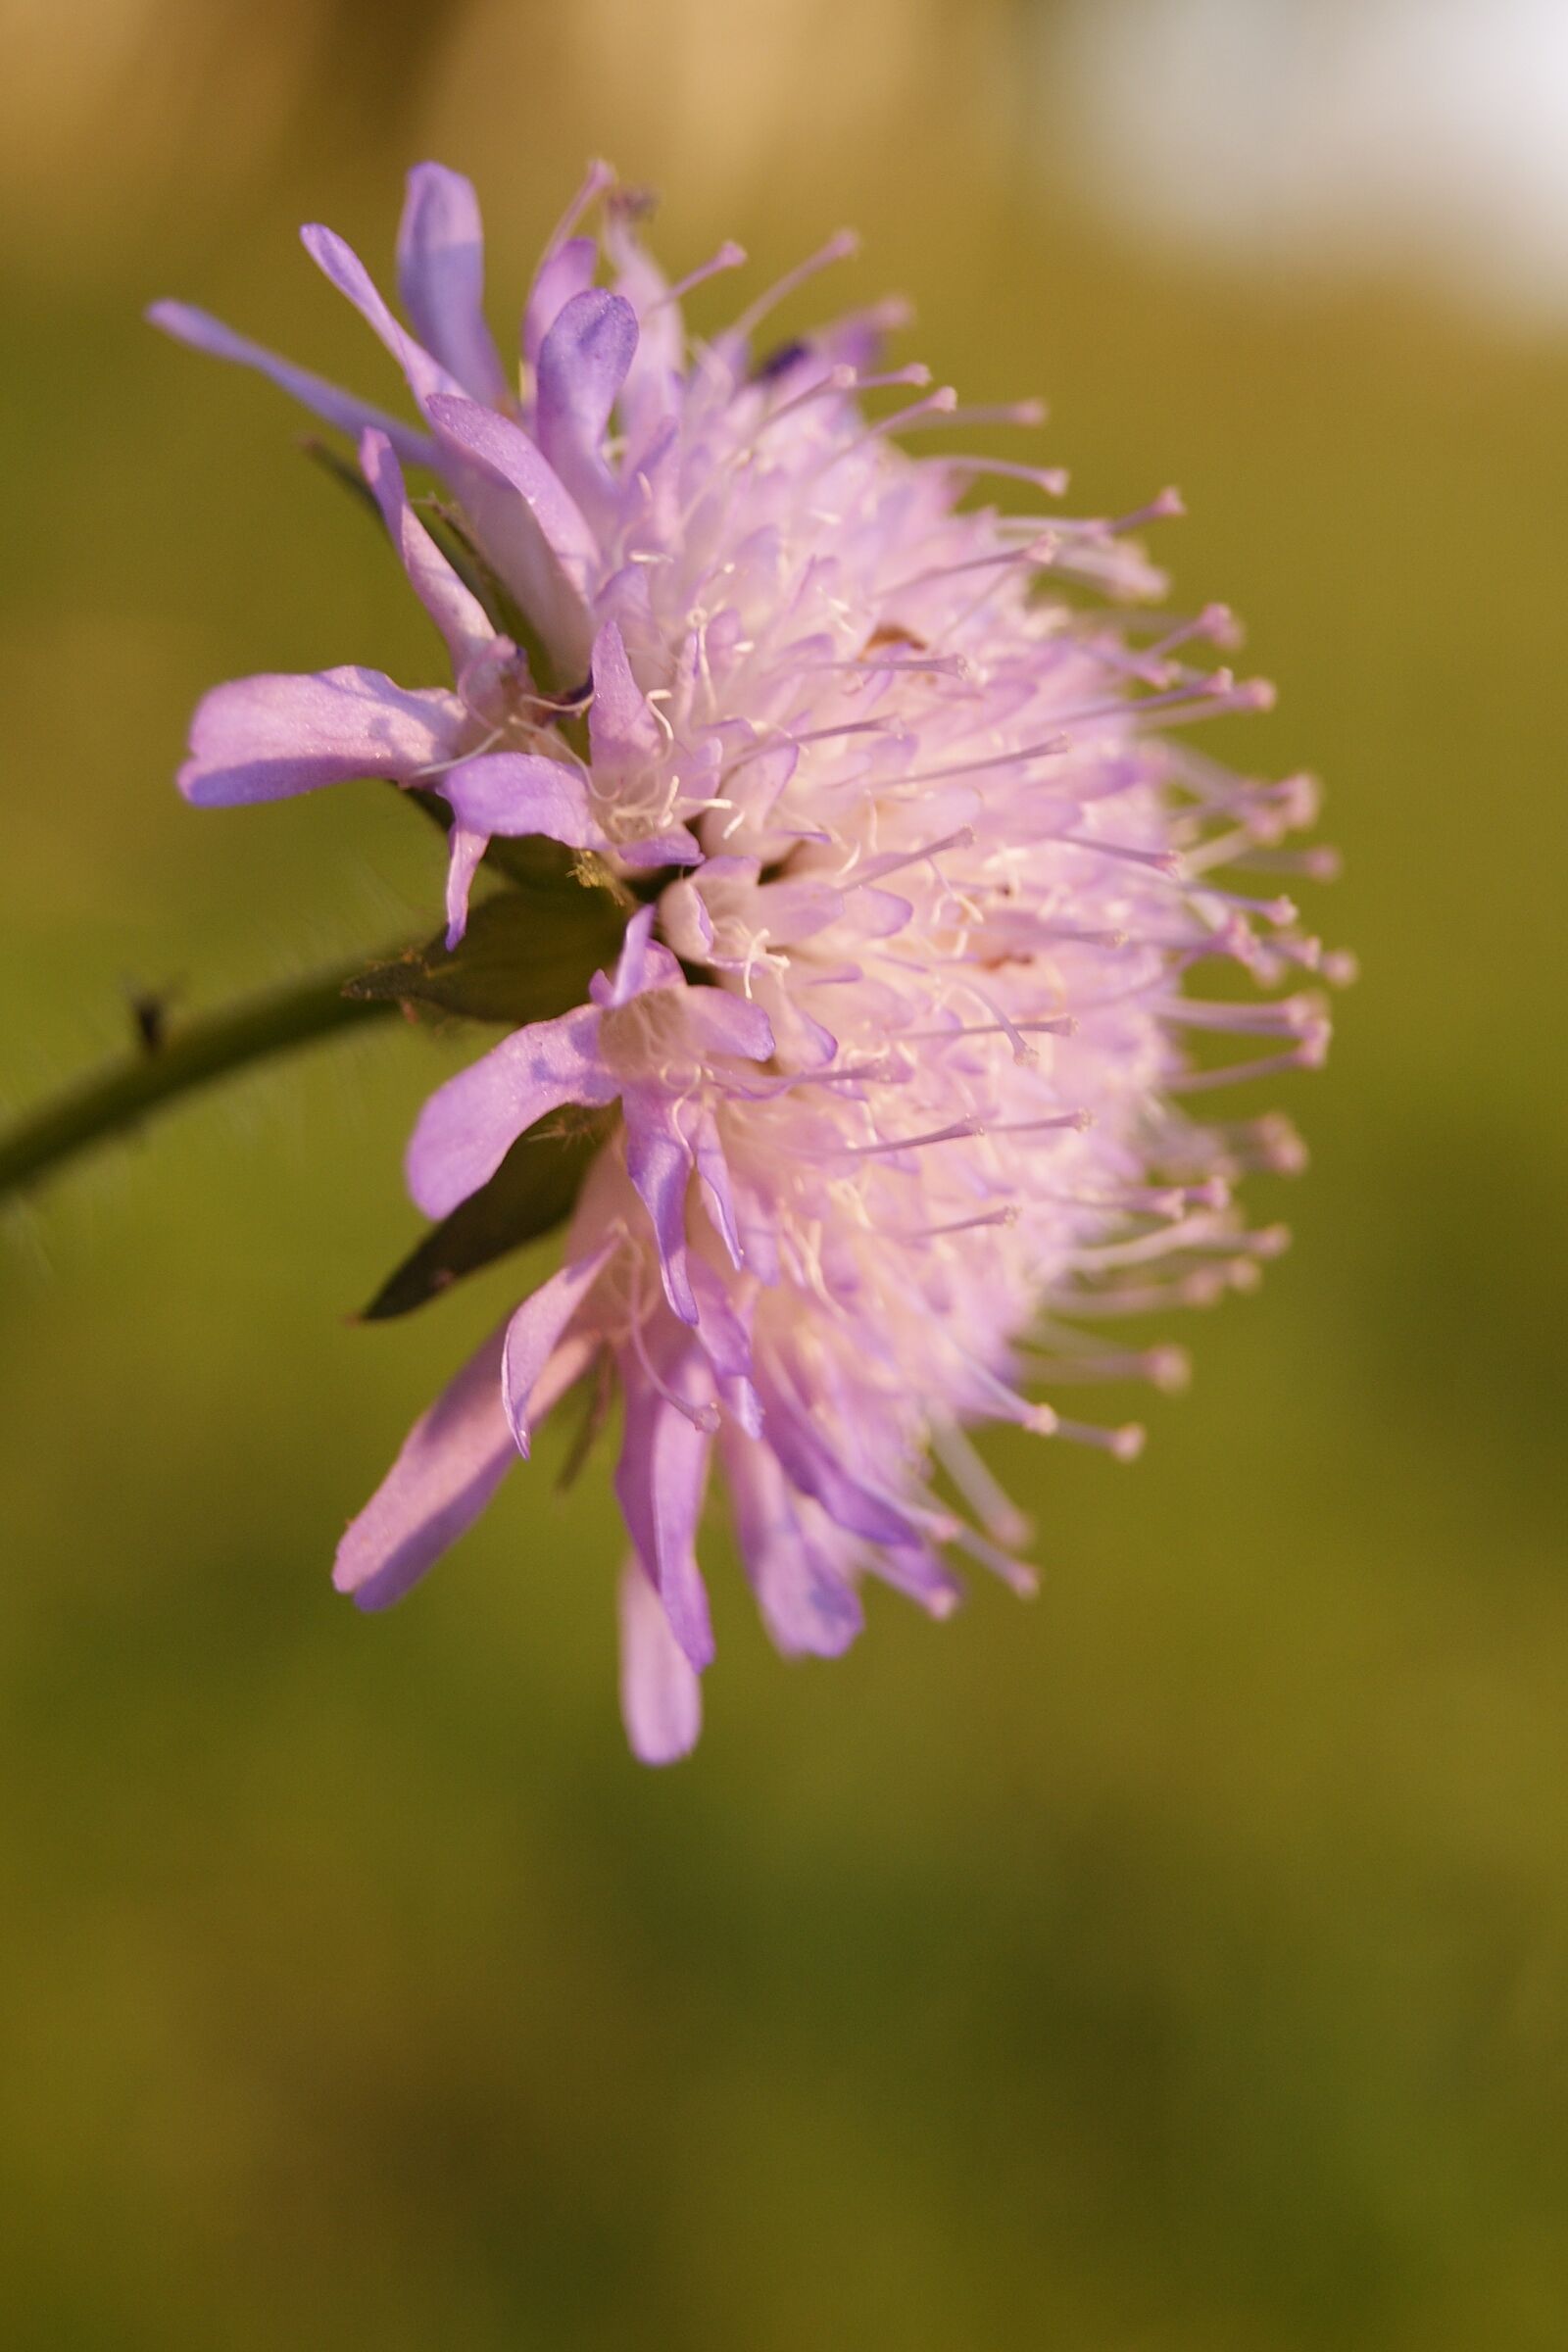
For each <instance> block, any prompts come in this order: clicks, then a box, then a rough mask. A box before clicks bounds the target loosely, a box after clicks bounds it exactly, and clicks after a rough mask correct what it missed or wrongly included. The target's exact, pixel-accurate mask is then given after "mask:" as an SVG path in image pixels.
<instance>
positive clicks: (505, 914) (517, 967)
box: [344, 842, 624, 1028]
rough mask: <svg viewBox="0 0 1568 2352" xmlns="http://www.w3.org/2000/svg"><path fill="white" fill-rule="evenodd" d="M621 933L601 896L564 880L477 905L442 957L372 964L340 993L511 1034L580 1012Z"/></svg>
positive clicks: (611, 906)
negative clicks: (496, 1026)
mask: <svg viewBox="0 0 1568 2352" xmlns="http://www.w3.org/2000/svg"><path fill="white" fill-rule="evenodd" d="M514 846H515V847H516V848H518V849H521V848H523V847H525V846H530V845H525V844H523V843H520V842H519V843H516V844H515V845H514ZM540 846H541V847H549V848H551V849H554V848H555V847H556V845H555V844H554V843H550V844H542V845H540ZM568 855H569V853H568ZM623 928H624V921H623V917H622V915H621V913H620V911H619V909H618V908H617V907H616V905H615V902H614V900H613V898H612V897H611V896H610V894H609V892H608V891H603V890H580V889H577V888H575V887H573V886H572V885H571V883H570V882H569V881H568V882H565V883H561V884H558V885H557V886H556V887H554V888H537V887H529V886H525V885H519V886H518V887H517V888H515V889H512V890H502V891H498V892H497V893H496V895H495V897H494V898H491V899H482V900H481V901H480V903H479V904H478V906H477V907H474V909H473V911H472V913H471V915H470V916H469V919H468V930H467V935H466V938H465V939H464V940H463V941H462V942H461V943H460V944H459V946H458V947H457V948H455V949H454V950H452V951H451V953H449V952H448V950H447V947H446V943H445V941H444V940H442V939H432V940H430V941H429V942H428V943H427V944H426V945H425V946H424V947H422V948H413V949H411V950H410V951H409V952H408V954H407V955H404V956H396V957H394V959H393V960H392V961H391V962H390V963H377V964H372V965H371V966H370V968H369V969H368V971H364V972H361V973H359V974H358V975H357V976H356V977H355V978H354V979H353V980H351V981H350V982H349V984H348V987H347V989H346V990H345V992H344V993H345V995H347V996H351V997H372V998H383V999H384V998H388V997H390V998H392V999H394V1000H395V1001H396V1002H398V1003H400V1004H404V1005H435V1006H437V1007H438V1008H439V1009H440V1010H441V1011H443V1012H457V1013H463V1014H465V1015H466V1017H467V1018H468V1019H469V1020H475V1021H506V1022H507V1023H508V1024H509V1025H510V1026H512V1027H513V1028H520V1027H521V1026H522V1025H523V1024H524V1023H525V1022H528V1021H548V1020H553V1019H555V1018H556V1016H557V1015H558V1014H560V1013H563V1012H569V1011H570V1010H571V1008H572V1006H573V1005H581V1004H582V1003H583V1002H584V1001H585V999H586V997H587V994H588V983H589V981H590V980H591V979H592V978H593V975H594V974H595V972H597V971H598V970H600V969H601V967H602V966H604V965H606V964H611V963H613V962H614V960H615V956H616V954H617V953H618V951H619V947H620V939H621V932H622V930H623Z"/></svg>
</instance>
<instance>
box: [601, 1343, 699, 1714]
mask: <svg viewBox="0 0 1568 2352" xmlns="http://www.w3.org/2000/svg"><path fill="white" fill-rule="evenodd" d="M696 1360H697V1359H696V1356H695V1351H693V1352H692V1353H690V1354H688V1356H687V1357H686V1359H685V1361H684V1363H683V1365H682V1366H681V1367H680V1368H679V1369H678V1370H677V1373H676V1375H675V1377H676V1380H677V1382H678V1383H680V1384H682V1388H681V1393H682V1394H684V1392H685V1386H689V1385H690V1382H691V1374H692V1372H693V1371H694V1369H695V1367H696ZM621 1382H622V1387H623V1389H624V1391H625V1397H626V1409H625V1424H624V1431H623V1435H622V1439H621V1448H620V1459H619V1461H618V1462H617V1463H616V1465H615V1494H616V1496H617V1498H618V1500H619V1503H620V1507H621V1512H622V1515H623V1517H624V1518H625V1521H626V1526H627V1529H628V1531H629V1533H630V1535H631V1539H632V1542H633V1543H634V1544H635V1545H636V1546H637V1552H638V1556H639V1557H640V1559H641V1561H642V1564H643V1566H644V1568H645V1569H646V1570H647V1572H648V1574H649V1576H650V1577H651V1578H652V1579H653V1582H654V1584H655V1586H656V1587H657V1588H658V1592H659V1596H660V1598H661V1600H662V1602H663V1605H664V1611H665V1614H666V1615H667V1617H668V1619H669V1626H670V1631H671V1632H672V1633H673V1635H674V1637H675V1640H676V1641H677V1642H679V1644H680V1646H681V1648H682V1649H683V1650H684V1652H685V1654H686V1656H687V1658H688V1659H689V1660H690V1661H691V1663H692V1665H693V1666H695V1667H696V1669H697V1671H698V1673H699V1674H700V1673H701V1672H702V1670H703V1668H704V1667H705V1666H707V1665H709V1664H710V1663H711V1659H712V1655H713V1630H712V1626H711V1622H710V1619H709V1614H708V1593H707V1591H706V1589H705V1587H704V1584H703V1579H702V1573H701V1571H700V1570H699V1568H698V1565H697V1552H696V1536H697V1521H698V1517H699V1515H700V1513H701V1511H702V1507H703V1494H704V1490H705V1489H706V1487H707V1484H708V1462H709V1454H710V1450H711V1439H710V1438H709V1437H708V1436H707V1434H706V1433H705V1432H704V1431H702V1430H700V1429H697V1428H696V1427H695V1426H694V1425H693V1423H692V1422H691V1421H690V1420H689V1419H688V1418H687V1416H686V1414H685V1413H683V1412H682V1411H681V1410H680V1409H679V1407H678V1406H676V1405H674V1404H671V1403H670V1402H669V1400H668V1398H667V1397H663V1396H662V1395H661V1394H660V1392H659V1391H658V1390H657V1389H656V1388H655V1387H654V1386H653V1384H652V1382H651V1381H650V1380H649V1379H648V1376H647V1374H646V1373H645V1372H644V1371H643V1369H642V1367H641V1365H640V1364H638V1363H637V1360H636V1358H635V1356H630V1355H628V1354H625V1353H623V1354H622V1357H621Z"/></svg>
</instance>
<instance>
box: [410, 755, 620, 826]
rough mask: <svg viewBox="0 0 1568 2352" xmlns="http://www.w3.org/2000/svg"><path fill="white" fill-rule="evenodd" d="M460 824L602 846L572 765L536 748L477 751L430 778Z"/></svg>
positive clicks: (585, 788) (585, 791)
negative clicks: (547, 756)
mask: <svg viewBox="0 0 1568 2352" xmlns="http://www.w3.org/2000/svg"><path fill="white" fill-rule="evenodd" d="M436 790H437V791H438V792H439V793H440V794H441V796H442V798H443V799H444V800H446V801H448V802H449V803H450V804H451V807H452V811H453V814H454V815H455V816H456V817H457V819H458V821H459V823H460V824H464V825H471V826H472V827H473V829H474V830H475V832H482V833H504V834H506V835H507V836H508V837H509V838H521V837H524V836H526V835H528V834H531V833H544V834H548V836H549V837H550V839H551V840H552V841H560V842H564V844H565V846H566V848H567V849H570V850H592V849H603V848H604V846H605V837H604V835H603V834H602V833H601V832H600V830H599V827H598V825H597V824H596V823H595V821H594V815H593V811H592V809H590V808H589V806H588V788H587V786H586V785H585V784H584V782H583V780H582V777H581V775H580V774H579V773H578V771H577V769H576V768H574V767H568V766H567V765H566V764H565V762H564V760H547V759H545V758H544V757H543V755H542V754H540V753H537V752H483V753H480V754H479V755H478V756H477V757H476V758H475V759H472V760H462V761H461V762H460V763H459V764H458V765H457V766H456V767H451V768H448V770H447V772H446V774H445V775H443V776H441V777H438V778H437V779H436Z"/></svg>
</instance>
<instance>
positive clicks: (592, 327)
mask: <svg viewBox="0 0 1568 2352" xmlns="http://www.w3.org/2000/svg"><path fill="white" fill-rule="evenodd" d="M636 350H637V314H636V312H635V311H634V310H633V309H632V307H631V304H630V303H629V302H627V301H626V300H625V298H624V296H622V295H619V294H609V293H607V292H606V291H605V289H604V287H603V286H591V287H589V288H588V289H587V290H586V292H584V293H581V294H574V295H573V296H572V298H571V300H570V301H569V302H568V303H567V304H566V305H565V307H564V309H563V311H562V312H561V314H560V316H559V317H558V318H557V319H556V321H555V323H554V325H553V326H552V327H551V329H550V332H549V333H548V334H547V335H546V337H545V339H544V341H543V343H542V344H541V345H540V347H539V361H538V368H537V383H536V387H535V398H534V420H535V426H536V429H537V431H538V435H539V447H540V449H541V450H542V451H543V452H544V455H545V458H546V461H547V462H548V463H549V464H550V465H551V466H554V468H555V470H556V472H557V473H558V474H559V475H560V476H561V478H562V480H563V481H564V483H565V484H566V487H567V488H568V490H570V492H571V494H572V496H573V497H574V498H575V499H577V500H578V502H579V503H580V504H583V505H589V504H592V503H593V501H594V500H595V499H596V497H598V496H600V495H602V494H603V493H604V492H605V491H607V490H611V491H613V480H612V477H611V474H610V470H609V468H608V466H606V464H605V456H604V442H605V435H606V432H607V431H608V429H609V425H610V417H611V412H612V410H613V408H614V405H615V398H616V395H617V394H618V392H619V390H620V387H621V385H622V384H623V383H624V382H625V380H626V370H627V369H628V368H630V366H631V363H632V359H633V357H634V356H635V353H636Z"/></svg>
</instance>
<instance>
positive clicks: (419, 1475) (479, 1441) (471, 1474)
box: [332, 1325, 516, 1609]
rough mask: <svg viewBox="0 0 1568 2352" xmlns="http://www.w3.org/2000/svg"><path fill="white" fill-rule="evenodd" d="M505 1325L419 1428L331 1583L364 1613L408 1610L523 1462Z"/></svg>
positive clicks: (343, 1548) (351, 1537) (342, 1550)
mask: <svg viewBox="0 0 1568 2352" xmlns="http://www.w3.org/2000/svg"><path fill="white" fill-rule="evenodd" d="M505 1332H506V1327H505V1325H503V1326H502V1328H501V1329H500V1330H499V1331H494V1332H492V1333H491V1335H490V1337H489V1339H487V1340H486V1342H485V1344H484V1346H483V1347H482V1348H480V1349H479V1351H478V1353H477V1354H476V1355H474V1356H472V1357H470V1358H469V1360H468V1362H467V1363H466V1364H465V1365H464V1367H463V1370H462V1371H461V1372H460V1373H459V1374H458V1376H457V1378H456V1379H455V1380H454V1381H453V1382H452V1383H451V1385H450V1386H449V1387H448V1388H447V1389H446V1390H445V1391H444V1392H443V1394H442V1395H441V1396H440V1397H437V1399H436V1401H435V1403H434V1404H432V1405H431V1407H430V1409H429V1411H428V1412H427V1413H425V1414H423V1415H422V1416H421V1418H420V1419H419V1420H418V1421H417V1422H416V1423H415V1425H414V1428H413V1429H412V1430H411V1431H410V1433H409V1435H408V1438H407V1439H406V1440H405V1442H404V1446H403V1449H402V1451H401V1452H400V1453H399V1455H398V1458H397V1460H396V1461H395V1462H394V1463H393V1465H392V1467H391V1469H390V1470H389V1471H388V1473H387V1475H386V1477H385V1478H384V1479H383V1480H382V1482H381V1484H380V1486H379V1487H378V1488H377V1489H376V1491H375V1493H374V1495H372V1496H371V1497H370V1500H369V1501H368V1503H367V1504H366V1506H365V1508H364V1510H363V1511H361V1513H360V1515H359V1517H358V1518H357V1519H356V1520H355V1521H354V1522H353V1524H352V1526H351V1527H350V1528H349V1531H348V1533H347V1535H345V1537H344V1538H343V1541H342V1543H341V1544H339V1545H338V1552H337V1565H336V1567H335V1568H334V1570H333V1572H332V1582H333V1583H334V1584H335V1585H336V1587H337V1589H338V1591H339V1592H340V1593H352V1594H353V1595H354V1598H355V1600H356V1601H357V1602H358V1604H359V1606H360V1607H361V1608H362V1609H383V1608H385V1607H387V1606H388V1604H389V1603H390V1602H392V1601H394V1600H401V1599H402V1597H403V1595H404V1593H407V1592H408V1590H409V1588H410V1587H411V1586H412V1585H415V1584H417V1582H418V1580H419V1578H420V1577H421V1576H423V1575H424V1573H425V1571H426V1569H428V1568H431V1567H433V1566H434V1564H435V1562H436V1561H437V1560H438V1559H439V1558H440V1556H441V1554H442V1552H444V1551H445V1550H446V1549H447V1547H448V1545H449V1544H455V1543H456V1542H457V1540H458V1538H459V1536H461V1535H462V1534H463V1533H464V1531H465V1529H466V1528H468V1527H471V1526H472V1524H473V1522H474V1520H475V1519H477V1518H478V1516H479V1513H480V1512H481V1511H482V1510H483V1509H484V1507H485V1504H486V1503H487V1502H488V1501H489V1500H490V1497H491V1495H493V1494H494V1493H495V1491H496V1489H497V1487H499V1486H500V1484H501V1481H502V1480H503V1478H505V1476H506V1474H507V1472H508V1470H509V1469H510V1468H511V1467H512V1464H513V1462H514V1461H515V1458H516V1448H515V1446H514V1445H513V1442H512V1431H511V1429H510V1427H509V1426H508V1422H507V1416H506V1414H505V1412H504V1411H503V1409H502V1402H501V1350H502V1344H503V1341H504V1339H505Z"/></svg>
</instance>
